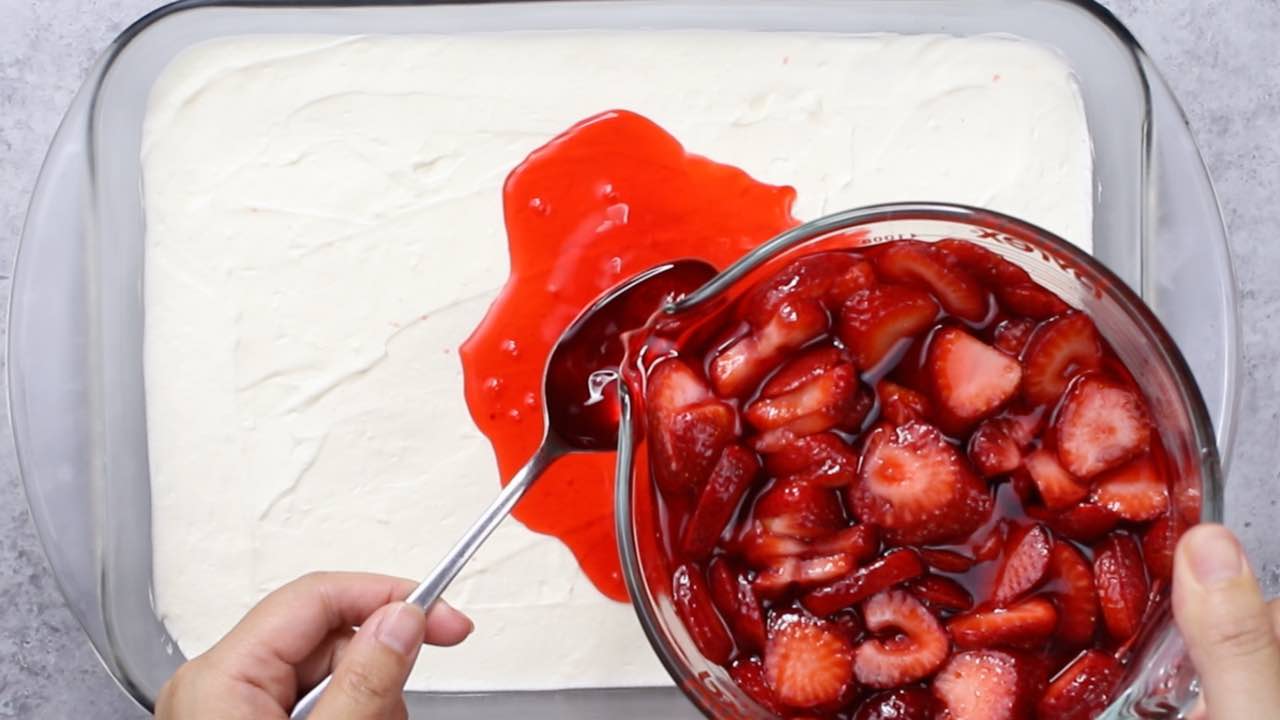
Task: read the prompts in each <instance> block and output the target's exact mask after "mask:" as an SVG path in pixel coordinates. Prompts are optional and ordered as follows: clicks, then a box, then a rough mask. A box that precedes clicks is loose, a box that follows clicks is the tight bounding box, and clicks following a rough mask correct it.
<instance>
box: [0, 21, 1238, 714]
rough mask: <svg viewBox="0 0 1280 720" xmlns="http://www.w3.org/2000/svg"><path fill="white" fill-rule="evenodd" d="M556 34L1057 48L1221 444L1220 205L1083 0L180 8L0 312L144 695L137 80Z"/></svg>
mask: <svg viewBox="0 0 1280 720" xmlns="http://www.w3.org/2000/svg"><path fill="white" fill-rule="evenodd" d="M566 29H569V30H572V29H631V30H645V29H736V30H751V31H760V32H828V33H831V32H835V33H877V32H889V33H907V34H913V33H945V34H952V35H972V34H982V33H1005V34H1011V35H1017V36H1020V37H1023V38H1026V39H1029V40H1032V41H1034V42H1037V43H1039V44H1041V45H1044V46H1047V47H1050V48H1053V49H1055V50H1057V51H1058V52H1059V53H1060V54H1061V55H1062V56H1063V57H1064V58H1065V59H1066V61H1067V62H1068V63H1069V64H1070V66H1071V67H1072V69H1073V71H1074V72H1075V74H1076V76H1077V78H1078V80H1079V83H1080V87H1081V92H1082V95H1083V98H1084V105H1085V110H1086V114H1087V118H1088V122H1089V127H1090V133H1091V137H1092V141H1093V147H1094V155H1095V166H1094V187H1095V194H1094V252H1095V256H1096V257H1097V258H1098V259H1099V260H1101V261H1102V262H1103V263H1104V264H1106V265H1107V266H1108V267H1110V268H1111V269H1112V270H1113V271H1114V272H1115V273H1116V274H1117V275H1118V276H1119V277H1120V278H1122V279H1123V280H1124V281H1125V282H1126V283H1128V284H1129V285H1130V286H1131V287H1133V288H1135V289H1136V290H1138V291H1139V292H1140V293H1141V295H1142V296H1143V298H1144V299H1145V300H1146V301H1147V303H1148V304H1150V305H1151V307H1152V308H1153V309H1154V310H1155V312H1156V313H1157V315H1158V316H1159V317H1160V319H1161V320H1162V321H1163V323H1164V324H1165V325H1166V326H1167V327H1168V329H1169V330H1170V333H1171V334H1172V335H1173V337H1174V339H1175V340H1177V341H1178V342H1179V345H1180V346H1181V347H1182V349H1183V351H1184V353H1185V354H1186V356H1187V360H1188V363H1189V364H1190V366H1191V368H1192V370H1193V372H1194V374H1195V376H1196V380H1197V382H1198V383H1199V385H1200V390H1201V392H1202V394H1203V395H1204V398H1205V401H1206V404H1207V406H1208V407H1209V410H1210V414H1211V416H1212V418H1213V420H1214V423H1215V428H1216V430H1217V439H1218V445H1219V448H1220V451H1221V454H1222V455H1223V456H1224V457H1227V456H1228V455H1229V450H1230V446H1231V438H1232V430H1233V423H1234V418H1235V408H1236V402H1237V387H1236V378H1237V375H1238V373H1237V364H1238V360H1239V352H1238V340H1237V333H1236V315H1235V300H1234V294H1235V287H1234V282H1233V277H1232V271H1231V266H1230V258H1229V254H1228V251H1227V245H1226V236H1225V231H1224V229H1223V225H1222V220H1221V216H1220V213H1219V210H1218V207H1217V203H1216V200H1215V198H1214V195H1213V191H1212V187H1211V185H1210V183H1209V179H1208V176H1207V174H1206V172H1205V170H1204V167H1203V163H1202V161H1201V159H1200V156H1199V153H1198V151H1197V150H1196V148H1195V145H1194V143H1193V141H1192V139H1191V137H1190V134H1189V132H1188V130H1187V128H1186V126H1185V121H1184V120H1183V117H1182V114H1181V110H1180V109H1179V107H1178V106H1177V103H1176V101H1175V100H1174V99H1173V98H1172V96H1171V95H1170V94H1169V91H1168V89H1167V87H1166V86H1165V85H1164V83H1163V81H1162V80H1161V79H1160V77H1159V74H1158V72H1157V71H1156V70H1155V68H1154V67H1153V66H1152V65H1151V63H1150V61H1149V60H1148V59H1147V58H1146V56H1145V54H1143V52H1142V51H1141V49H1140V48H1139V47H1138V45H1137V44H1136V42H1135V41H1134V40H1133V38H1132V37H1131V36H1130V35H1129V34H1128V33H1127V31H1125V30H1124V28H1123V27H1122V26H1121V25H1120V24H1119V23H1118V22H1117V21H1116V20H1115V19H1114V18H1113V17H1111V16H1110V15H1109V14H1107V13H1106V11H1104V10H1102V9H1100V8H1098V7H1097V6H1095V5H1093V4H1091V3H1086V2H1079V1H1075V0H844V1H837V0H613V1H605V2H598V1H585V0H584V1H569V2H565V1H543V0H534V1H530V2H503V3H489V2H484V3H478V2H477V3H469V2H442V3H427V4H406V3H383V4H377V3H357V2H331V3H251V2H238V1H237V2H203V1H188V2H178V3H175V4H173V5H169V6H167V7H165V8H163V9H161V10H158V11H156V12H154V13H152V14H151V15H148V16H147V17H145V18H143V19H142V20H140V21H139V22H137V23H135V24H134V25H133V26H132V27H130V28H129V29H128V30H126V31H125V32H124V33H123V34H122V35H121V36H120V37H119V38H118V39H117V40H116V41H115V42H114V43H113V44H112V45H111V47H110V48H109V49H108V51H107V52H106V54H105V55H104V57H103V58H102V60H101V61H100V62H99V64H98V65H97V66H96V68H95V70H94V72H93V73H92V75H91V76H90V78H89V80H88V81H87V82H86V84H85V86H84V88H83V89H82V90H81V92H80V93H79V95H78V96H77V98H76V100H75V102H74V103H73V105H72V107H71V109H70V111H69V112H68V114H67V117H66V119H65V120H64V122H63V125H62V127H61V128H60V130H59V133H58V135H57V137H56V138H55V140H54V143H53V145H52V147H51V149H50V152H49V156H48V158H47V160H46V163H45V167H44V169H43V171H42V174H41V178H40V181H39V184H38V185H37V188H36V191H35V194H34V196H33V200H32V204H31V209H30V213H29V216H28V222H27V226H26V228H25V232H24V236H23V240H22V245H21V249H20V254H19V258H18V262H17V268H16V273H15V278H14V285H13V298H12V304H11V313H10V334H9V338H10V339H9V342H10V348H9V352H10V355H9V360H10V362H9V404H10V411H11V416H12V418H13V427H14V433H15V441H16V444H17V449H18V457H19V463H20V468H21V472H22V476H23V479H24V483H25V486H26V489H27V495H28V501H29V504H30V506H31V511H32V515H33V518H34V520H35V523H36V526H37V529H38V531H39V534H40V536H41V539H42V541H43V543H44V546H45V549H46V552H47V554H48V556H49V558H50V562H51V565H52V567H53V569H54V573H55V575H56V576H57V578H58V581H59V583H60V586H61V587H62V590H63V593H64V595H65V596H66V598H67V601H68V604H69V605H70V606H71V608H72V611H73V612H74V614H75V615H76V617H77V618H78V619H79V621H80V622H81V623H82V625H83V626H84V627H85V630H86V632H87V633H88V635H89V638H90V640H91V642H92V643H93V645H94V647H95V649H96V650H97V652H98V653H99V654H100V656H101V657H102V660H103V662H104V664H105V665H106V666H107V668H108V670H109V671H110V672H111V673H112V675H113V676H114V677H115V678H116V679H117V680H118V681H119V683H120V684H121V686H122V687H123V688H124V689H125V690H126V691H127V692H128V693H129V694H130V695H131V696H132V697H133V698H134V699H136V700H137V701H138V702H139V703H140V704H142V705H143V706H145V707H150V706H151V704H152V702H153V701H154V698H155V697H156V694H157V693H158V691H159V689H160V687H161V685H162V684H163V683H164V681H165V680H166V679H167V678H168V677H169V675H170V674H171V673H172V671H173V670H174V668H176V667H177V666H178V664H180V662H181V661H182V657H181V654H180V653H179V652H178V650H177V648H176V646H175V645H174V643H173V642H172V640H171V638H170V637H169V636H168V634H167V633H166V631H165V629H164V627H163V625H162V624H161V623H160V622H159V620H158V619H157V618H156V615H155V612H154V610H153V605H152V602H151V538H150V524H149V518H150V512H151V511H150V483H149V477H148V456H147V434H146V417H145V412H144V408H145V402H144V387H143V373H142V330H143V320H144V318H143V305H142V293H141V287H142V282H143V278H142V267H143V257H142V254H143V245H144V242H143V240H144V232H145V227H144V222H143V207H142V195H141V181H140V172H141V168H140V162H139V159H138V158H139V150H140V140H141V133H142V121H143V116H144V113H145V108H146V101H147V97H148V94H149V92H150V89H151V86H152V84H153V83H154V82H155V80H156V78H157V77H158V76H159V74H160V73H161V71H162V70H163V69H164V68H165V66H166V65H167V64H168V63H169V61H170V60H172V59H173V58H174V57H175V56H176V55H177V54H178V53H180V52H181V51H182V50H184V49H185V48H187V47H189V46H191V45H193V44H195V43H199V42H202V41H205V40H210V39H214V38H219V37H226V36H233V35H245V34H255V33H273V34H283V33H287V34H298V33H316V34H335V35H358V34H414V33H471V32H500V31H514V30H520V31H529V30H566ZM927 199H928V198H902V200H927ZM194 560H195V559H193V561H194ZM424 562H425V560H424ZM409 704H410V708H411V711H412V712H413V713H414V714H415V715H422V716H425V714H426V713H427V712H430V713H431V714H432V716H433V717H443V718H452V717H459V718H461V717H478V716H495V717H496V716H506V715H508V714H510V713H513V712H515V711H519V712H521V713H522V714H525V715H530V716H533V717H547V718H550V717H563V718H594V717H600V716H603V715H605V714H613V715H621V716H637V715H638V716H655V717H678V716H695V715H696V711H695V710H694V709H693V708H692V706H690V705H689V704H688V703H687V701H685V700H684V698H683V696H682V695H680V693H679V691H677V690H675V689H674V688H652V689H639V690H636V689H630V690H623V689H600V690H577V691H552V692H538V693H478V694H477V693H469V694H443V693H432V694H426V693H423V694H413V695H411V696H410V699H409Z"/></svg>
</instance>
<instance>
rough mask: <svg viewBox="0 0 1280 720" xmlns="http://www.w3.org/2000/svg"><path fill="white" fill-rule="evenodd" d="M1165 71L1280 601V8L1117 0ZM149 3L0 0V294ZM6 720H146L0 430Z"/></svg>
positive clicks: (1252, 510) (1263, 542) (1240, 515)
mask: <svg viewBox="0 0 1280 720" xmlns="http://www.w3.org/2000/svg"><path fill="white" fill-rule="evenodd" d="M1104 4H1105V5H1106V6H1108V7H1109V8H1111V9H1112V10H1113V11H1114V12H1115V13H1116V14H1117V15H1118V16H1119V17H1120V18H1121V19H1122V20H1123V21H1124V22H1126V23H1127V24H1128V25H1129V26H1130V28H1131V29H1132V30H1133V32H1134V34H1136V35H1137V36H1138V38H1139V39H1140V40H1141V41H1142V42H1143V43H1144V45H1145V46H1146V48H1147V50H1148V51H1149V53H1150V54H1151V55H1152V56H1153V57H1154V58H1155V60H1156V62H1157V63H1158V64H1159V65H1160V66H1161V67H1162V68H1163V69H1164V72H1165V74H1166V76H1167V77H1168V79H1169V81H1170V83H1171V84H1172V85H1173V88H1174V91H1175V92H1176V93H1177V95H1178V97H1179V98H1180V99H1181V100H1182V103H1183V104H1184V106H1185V107H1186V109H1187V112H1188V115H1189V116H1190V121H1191V125H1192V127H1193V129H1194V131H1195V134H1196V137H1197V139H1198V140H1199V142H1200V146H1201V148H1202V149H1203V151H1204V153H1205V156H1206V159H1207V162H1208V165H1209V169H1210V171H1211V172H1212V174H1213V177H1214V179H1215V181H1216V183H1217V187H1218V192H1219V194H1220V196H1221V198H1222V205H1223V210H1224V213H1225V215H1226V221H1227V225H1228V227H1229V229H1230V233H1231V238H1232V249H1233V253H1234V256H1235V262H1236V267H1237V270H1238V272H1239V283H1240V290H1241V293H1240V299H1241V309H1242V328H1243V335H1244V345H1245V366H1244V369H1245V377H1244V379H1243V386H1244V393H1243V396H1244V397H1243V403H1242V407H1241V415H1240V424H1239V425H1240V433H1239V436H1238V439H1237V443H1236V449H1235V454H1234V457H1233V469H1232V477H1231V479H1230V483H1231V486H1230V489H1229V491H1228V493H1227V513H1228V522H1229V523H1230V524H1231V525H1232V526H1233V527H1234V528H1236V529H1237V530H1238V531H1239V532H1240V533H1241V534H1242V536H1243V537H1244V538H1245V543H1246V545H1247V547H1248V549H1249V551H1250V553H1251V555H1252V557H1253V558H1254V561H1255V563H1256V564H1257V565H1258V567H1259V568H1260V569H1261V574H1262V576H1263V578H1264V581H1265V582H1266V584H1267V585H1268V589H1269V590H1270V591H1271V592H1272V593H1275V592H1276V591H1278V590H1280V543H1277V542H1276V538H1277V529H1278V528H1280V525H1277V522H1276V520H1275V517H1276V514H1277V511H1278V510H1277V499H1276V498H1277V495H1278V494H1280V442H1278V440H1280V380H1277V369H1278V368H1280V333H1277V332H1276V327H1277V323H1280V277H1278V275H1280V241H1277V240H1276V235H1277V229H1278V228H1280V202H1278V201H1277V198H1278V197H1280V46H1277V44H1276V42H1275V39H1276V38H1277V37H1280V4H1277V3H1276V2H1275V0H1106V1H1105V2H1104ZM156 6H157V3H156V2H154V0H0V296H4V297H7V295H8V282H9V276H10V271H11V268H12V261H13V252H14V247H15V244H16V242H17V238H18V234H19V231H20V230H21V227H22V218H23V214H24V212H25V210H26V206H27V201H28V196H29V193H30V191H31V187H32V185H33V183H34V182H35V178H36V174H37V172H38V170H39V167H40V161H41V158H42V157H43V155H44V152H45V149H46V147H47V146H48V143H49V140H50V138H51V137H52V135H53V132H54V129H55V128H56V126H57V123H58V120H59V118H60V117H61V115H62V113H63V111H64V109H65V107H66V105H67V104H68V102H70V99H71V96H72V94H73V93H74V92H75V90H76V88H77V87H78V86H79V85H80V82H81V79H82V78H83V76H84V73H85V72H86V69H87V68H88V66H89V64H90V63H91V62H92V60H93V59H94V57H96V55H97V54H98V52H99V51H100V50H101V49H102V48H103V47H104V46H105V45H106V44H107V43H108V42H109V41H110V40H111V38H112V37H114V36H115V35H116V33H118V32H119V31H120V30H121V29H122V28H123V27H124V26H125V25H126V24H127V23H129V22H131V21H132V20H133V19H135V18H137V17H139V16H141V15H142V14H143V13H145V12H147V11H148V10H150V9H152V8H153V7H156ZM0 425H3V427H0V718H9V717H14V718H73V717H75V718H78V717H94V718H103V719H104V720H105V719H109V718H137V717H142V716H144V713H143V712H142V711H141V710H139V709H137V708H136V707H134V706H133V705H132V704H131V703H130V702H128V701H127V700H125V698H124V696H123V695H122V694H121V693H120V692H119V690H117V689H116V687H115V686H114V684H113V683H112V681H111V679H110V678H109V677H108V676H107V674H106V672H105V671H103V670H102V669H101V667H100V666H99V664H98V662H97V660H96V658H95V657H94V654H93V651H92V650H91V649H90V647H89V645H88V643H87V642H86V641H85V639H84V636H83V635H82V633H81V631H80V628H79V626H77V624H76V622H75V620H74V619H73V618H72V617H71V614H70V613H69V612H68V611H67V610H66V608H65V607H64V605H63V602H62V599H61V597H60V596H59V594H58V591H57V588H56V586H55V584H54V582H53V579H52V577H51V575H50V573H49V569H48V566H47V564H46V562H45V559H44V556H43V554H42V552H41V550H40V547H39V543H38V542H37V540H36V538H35V534H34V531H33V529H32V526H31V521H30V518H29V516H28V514H27V510H26V505H25V502H24V500H23V497H22V492H21V490H20V487H19V482H18V478H17V472H16V464H15V462H14V459H13V447H12V441H11V439H10V436H9V432H8V417H7V416H3V417H0Z"/></svg>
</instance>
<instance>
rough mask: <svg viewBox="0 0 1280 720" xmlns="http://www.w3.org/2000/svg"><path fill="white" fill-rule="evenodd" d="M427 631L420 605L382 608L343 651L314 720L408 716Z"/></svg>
mask: <svg viewBox="0 0 1280 720" xmlns="http://www.w3.org/2000/svg"><path fill="white" fill-rule="evenodd" d="M426 631H427V618H426V616H425V615H424V614H423V612H422V610H421V609H419V608H418V607H417V606H414V605H410V604H408V603H402V602H398V603H392V604H390V605H386V606H384V607H382V608H380V609H379V610H378V611H377V612H375V613H374V614H373V615H372V616H370V618H369V619H368V620H366V621H365V623H364V625H362V626H361V627H360V630H359V632H357V633H356V634H355V637H353V638H352V639H351V642H350V644H348V645H347V647H346V649H345V650H344V651H343V653H342V657H341V658H340V659H339V660H338V665H337V668H335V669H334V671H333V680H332V681H331V682H330V684H329V687H328V689H326V690H325V691H324V694H323V695H321V696H320V701H319V702H318V703H316V709H315V712H313V713H312V714H311V717H312V718H313V720H388V719H389V718H401V717H404V716H405V709H404V683H405V680H407V679H408V678H409V671H410V670H411V669H412V668H413V662H414V660H416V659H417V657H418V651H419V650H420V649H422V640H423V638H424V637H425V635H426Z"/></svg>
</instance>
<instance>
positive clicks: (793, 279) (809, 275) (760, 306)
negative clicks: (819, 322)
mask: <svg viewBox="0 0 1280 720" xmlns="http://www.w3.org/2000/svg"><path fill="white" fill-rule="evenodd" d="M875 281H876V274H875V269H874V268H872V266H871V263H869V262H867V261H866V260H865V259H863V258H862V256H861V255H857V254H855V253H850V252H821V253H814V254H812V255H806V256H805V257H802V258H800V259H798V260H796V261H794V262H792V263H791V264H789V265H787V266H786V267H784V268H782V269H781V270H779V271H778V272H777V273H776V274H775V275H774V276H773V277H771V278H769V279H768V280H766V281H764V282H763V283H762V284H761V285H759V286H757V289H756V290H755V291H753V292H752V294H751V297H750V299H749V300H747V302H746V313H745V314H746V317H747V319H748V320H749V321H751V322H752V323H753V324H756V325H759V326H763V325H764V324H765V323H767V322H768V320H769V317H770V315H771V314H772V313H773V312H774V311H775V310H776V309H777V307H778V306H779V305H781V304H782V302H783V301H784V300H789V299H792V300H794V299H804V300H812V301H817V302H820V303H822V304H824V305H826V306H827V307H828V308H829V309H831V310H838V309H839V308H840V305H841V304H842V303H844V300H845V298H847V297H849V296H850V295H852V294H853V293H855V292H857V291H858V290H861V289H863V288H866V287H870V286H871V285H873V284H874V283H875Z"/></svg>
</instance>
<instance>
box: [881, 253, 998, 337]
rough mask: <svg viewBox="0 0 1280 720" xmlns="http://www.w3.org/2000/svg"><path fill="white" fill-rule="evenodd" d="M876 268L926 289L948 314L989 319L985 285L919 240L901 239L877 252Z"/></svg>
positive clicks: (977, 319)
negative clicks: (983, 286) (987, 317)
mask: <svg viewBox="0 0 1280 720" xmlns="http://www.w3.org/2000/svg"><path fill="white" fill-rule="evenodd" d="M874 260H875V263H876V268H877V269H879V271H880V274H881V275H882V276H884V277H885V278H887V279H889V280H892V281H895V282H902V283H907V284H913V285H918V286H922V287H924V288H927V289H928V290H929V291H930V292H932V293H933V295H934V296H935V297H937V298H938V302H939V303H941V304H942V307H943V308H945V309H946V311H947V312H949V313H951V314H952V315H955V316H956V317H959V318H963V319H965V320H969V321H972V322H979V321H981V320H983V319H985V318H986V316H987V312H988V311H989V310H990V307H991V306H990V301H989V300H988V297H987V294H986V292H984V291H983V289H982V286H981V285H979V284H978V282H977V281H976V280H974V278H973V276H972V275H970V274H969V273H968V272H967V271H966V270H964V269H963V268H962V267H960V266H959V264H957V263H954V262H950V258H948V256H947V255H946V253H944V252H942V251H941V250H938V249H937V248H934V247H932V246H930V245H929V244H928V243H924V242H920V241H918V240H898V241H895V242H891V243H886V244H885V245H883V246H881V247H880V248H878V249H877V251H876V253H875V257H874Z"/></svg>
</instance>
